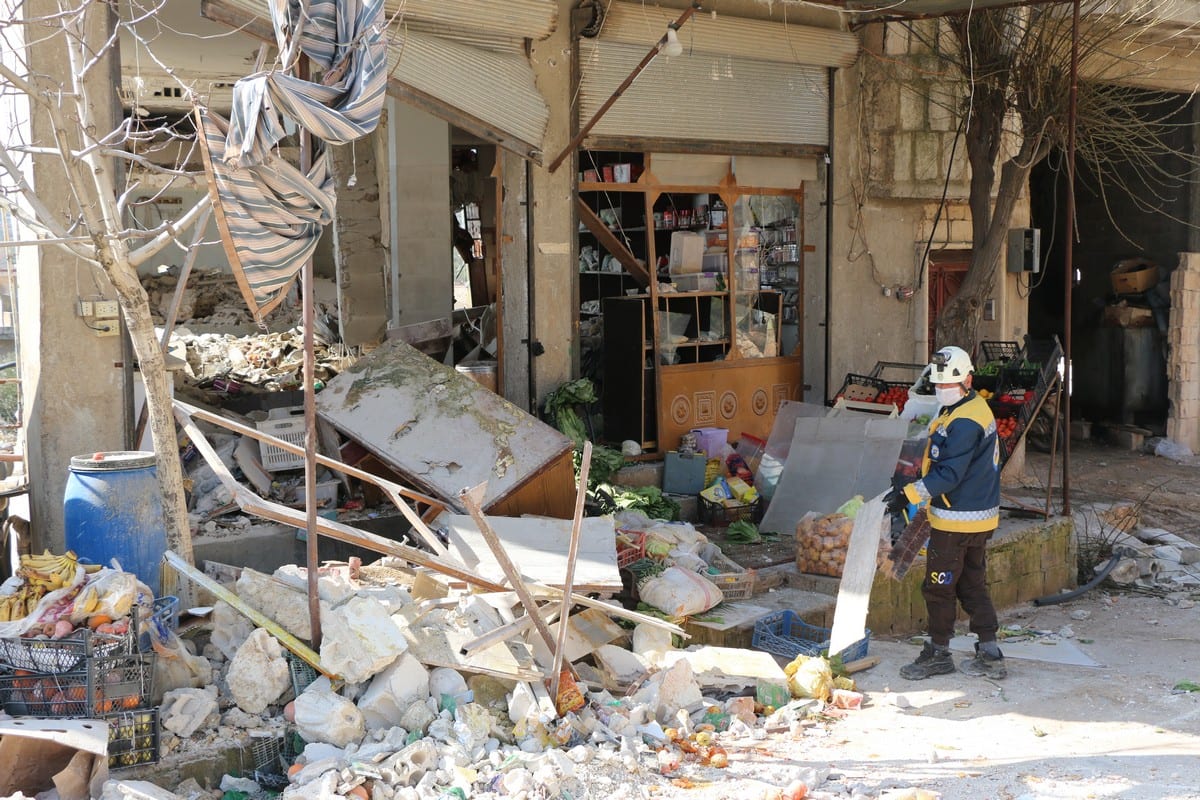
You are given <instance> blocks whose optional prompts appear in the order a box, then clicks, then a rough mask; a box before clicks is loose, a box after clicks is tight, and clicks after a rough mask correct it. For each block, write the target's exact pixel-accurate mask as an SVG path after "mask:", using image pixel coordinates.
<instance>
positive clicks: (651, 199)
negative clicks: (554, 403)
mask: <svg viewBox="0 0 1200 800" xmlns="http://www.w3.org/2000/svg"><path fill="white" fill-rule="evenodd" d="M613 163H632V164H633V165H634V169H633V170H632V172H633V173H634V174H636V175H638V177H637V179H636V180H635V181H632V182H629V183H615V182H602V181H581V182H580V183H579V201H580V204H581V205H584V206H586V207H587V209H581V215H585V214H588V213H589V211H588V210H589V209H590V213H591V214H592V220H591V226H592V227H593V228H594V227H595V225H596V219H597V218H599V219H600V220H602V221H603V222H604V223H605V224H606V225H607V226H608V227H609V228H610V229H611V231H612V233H613V234H614V235H615V236H616V237H617V239H618V241H617V242H615V243H614V242H613V241H612V240H611V239H609V237H607V236H604V237H601V236H599V235H596V234H604V233H605V231H603V230H598V231H595V232H594V233H593V231H591V230H589V231H586V232H581V234H580V247H581V248H583V247H585V246H594V245H593V242H595V241H597V240H599V239H601V238H603V239H606V240H608V241H609V243H610V244H613V245H614V246H625V247H627V248H628V252H627V253H624V254H621V256H620V257H622V258H624V259H626V260H628V259H630V258H633V259H636V260H637V261H639V262H641V263H643V264H645V265H647V271H648V272H649V275H650V276H651V277H653V278H655V279H654V280H650V282H649V286H647V287H646V288H645V290H644V291H643V292H642V293H639V294H637V295H635V296H622V297H616V296H610V297H609V298H608V299H603V300H602V307H603V324H604V336H603V346H604V353H603V363H604V370H603V374H604V379H603V386H602V391H601V394H602V398H603V412H604V417H605V428H604V438H605V439H606V440H607V441H609V442H613V443H616V442H619V441H622V440H625V439H632V440H634V441H637V442H638V443H639V444H641V445H642V447H643V449H647V450H648V449H652V447H651V446H652V445H656V446H657V447H658V449H660V450H670V449H674V448H675V446H676V445H677V443H678V440H679V436H680V435H681V434H683V433H686V432H687V431H689V430H691V429H692V428H696V427H722V428H727V429H729V431H730V440H731V441H734V440H736V439H737V438H738V437H739V436H740V435H741V434H742V433H743V432H744V433H752V434H754V435H757V436H761V437H763V438H766V436H767V435H768V434H769V433H770V430H771V425H772V423H773V421H774V416H775V412H776V410H777V408H778V407H779V405H780V404H781V403H782V402H784V401H786V400H796V399H799V397H800V396H801V391H800V387H801V384H802V357H801V356H802V352H803V348H802V342H801V341H799V340H797V343H796V346H795V348H794V350H793V351H792V352H789V353H786V354H785V353H784V352H783V351H782V331H783V323H784V318H785V316H786V317H787V318H788V319H789V320H790V321H791V322H790V323H789V324H792V325H796V326H797V327H799V326H800V323H801V321H802V319H801V314H802V305H801V299H802V297H803V286H802V282H801V284H800V285H798V286H794V287H791V286H789V287H785V288H787V289H791V290H792V291H790V292H789V297H791V298H792V305H791V307H790V308H789V309H788V310H787V311H786V312H785V309H784V292H783V291H780V290H777V289H775V288H773V287H772V288H767V287H764V286H762V285H761V278H762V270H763V266H764V257H765V253H766V248H765V243H764V239H765V238H767V235H768V233H770V234H771V236H774V234H775V233H776V232H778V231H780V230H787V231H790V232H792V233H793V234H794V240H793V241H794V242H795V243H796V245H797V250H798V251H799V252H801V253H802V252H803V238H802V237H803V233H802V230H803V228H802V220H803V187H802V186H797V187H795V188H794V189H779V188H770V189H759V188H755V187H750V186H740V185H738V184H737V181H736V178H735V176H734V174H733V171H732V169H729V170H728V171H727V173H726V174H725V176H724V177H723V178H721V179H719V180H713V178H714V177H715V176H713V175H712V174H710V175H709V176H708V177H707V178H706V179H705V180H704V181H703V182H692V181H691V180H689V179H688V176H683V179H682V180H680V179H679V176H678V175H676V176H675V177H672V178H671V180H670V181H669V182H668V181H660V180H659V178H658V177H657V176H656V175H655V174H654V163H653V156H652V155H649V154H647V155H644V156H643V155H640V154H631V153H615V152H607V153H584V154H583V155H582V157H581V159H580V164H581V169H588V168H594V169H595V170H596V172H597V174H599V173H600V172H601V170H602V168H603V167H604V166H605V165H610V164H613ZM730 163H731V165H732V161H731V162H730ZM673 170H674V171H675V172H676V173H677V172H678V163H675V164H674V165H673ZM639 172H640V174H638V173H639ZM718 200H719V201H720V202H721V203H723V204H724V206H725V214H726V218H725V225H723V226H720V227H718V228H709V227H707V222H708V220H709V219H710V218H711V209H712V207H713V206H714V205H715V204H716V203H717V201H718ZM631 201H632V202H631ZM639 206H640V208H639ZM608 209H612V211H607V210H608ZM668 210H670V212H671V214H670V215H671V216H673V217H675V221H674V222H673V223H671V224H668V223H667V220H666V217H667V212H668ZM606 211H607V213H605V212H606ZM681 211H686V212H690V214H691V224H685V225H683V226H681V225H680V224H679V216H680V215H679V212H681ZM763 214H773V215H775V216H773V217H772V218H770V219H761V218H760V216H762V215H763ZM780 224H782V228H780V227H779V225H780ZM683 230H690V231H694V232H703V233H704V234H705V235H706V247H705V254H706V255H707V256H709V257H710V258H709V259H706V264H708V265H710V266H712V267H714V269H712V270H711V271H712V272H713V273H715V275H714V281H715V282H716V288H714V289H707V288H706V289H705V290H701V291H672V292H665V291H660V290H659V285H660V283H667V282H671V281H672V280H673V279H675V280H679V276H672V275H670V274H669V271H668V270H667V269H666V268H665V261H666V258H665V256H667V255H668V254H669V253H670V249H671V235H672V234H673V233H676V232H679V231H683ZM603 255H604V254H601V256H600V258H601V260H603ZM611 255H614V257H617V256H618V254H617V253H611ZM660 262H664V263H663V264H662V265H661V266H660ZM622 263H625V262H622ZM705 271H709V270H708V269H707V266H706V267H705ZM797 273H798V274H799V275H800V276H802V275H803V267H802V265H800V266H799V268H798V269H797ZM680 282H683V281H680ZM689 283H690V280H689ZM793 338H796V337H793Z"/></svg>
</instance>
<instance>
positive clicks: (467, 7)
mask: <svg viewBox="0 0 1200 800" xmlns="http://www.w3.org/2000/svg"><path fill="white" fill-rule="evenodd" d="M384 7H385V8H386V9H387V16H388V18H389V19H391V18H392V16H393V15H395V14H396V12H397V11H400V12H401V13H402V15H403V16H404V17H405V18H407V19H410V20H417V21H420V22H428V23H434V24H437V25H448V26H454V27H458V28H463V29H473V30H478V31H486V32H488V33H499V34H503V35H505V36H512V37H514V38H518V39H524V38H528V39H545V38H546V37H547V36H549V35H550V34H551V33H553V32H554V29H555V27H556V26H557V25H558V3H556V2H555V0H499V1H497V0H388V2H387V3H386V4H385V6H384Z"/></svg>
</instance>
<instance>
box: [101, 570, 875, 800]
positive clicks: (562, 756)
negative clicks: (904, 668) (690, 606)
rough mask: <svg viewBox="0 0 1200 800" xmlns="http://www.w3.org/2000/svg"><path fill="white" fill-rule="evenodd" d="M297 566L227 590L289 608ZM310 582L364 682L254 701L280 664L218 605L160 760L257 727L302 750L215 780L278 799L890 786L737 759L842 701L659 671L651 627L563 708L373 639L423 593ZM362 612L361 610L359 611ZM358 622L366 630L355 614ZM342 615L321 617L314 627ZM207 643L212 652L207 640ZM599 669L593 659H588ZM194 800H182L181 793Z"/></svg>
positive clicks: (343, 580) (835, 712)
mask: <svg viewBox="0 0 1200 800" xmlns="http://www.w3.org/2000/svg"><path fill="white" fill-rule="evenodd" d="M248 574H249V577H247V575H248ZM304 577H305V576H304V570H303V569H302V568H298V567H295V566H288V567H285V568H282V569H281V570H279V571H277V572H276V573H275V574H274V575H270V576H268V575H262V574H257V575H256V574H253V573H251V572H250V571H249V570H244V571H243V572H242V578H241V579H239V582H238V586H239V587H242V586H245V587H246V588H247V589H249V590H251V591H252V592H253V593H255V596H256V597H257V598H259V599H266V598H267V595H268V594H270V592H268V591H266V589H267V588H272V587H273V590H274V592H273V598H272V599H273V603H274V605H273V611H274V612H276V613H278V614H279V615H280V616H283V617H285V618H286V617H287V616H288V614H289V613H293V612H294V609H289V608H287V606H288V605H292V604H294V605H296V606H298V607H300V608H304V607H306V603H307V601H306V598H305V597H304V595H303V594H302V593H300V592H298V591H296V590H295V589H293V588H292V586H294V585H296V584H301V585H302V583H301V582H302V581H303V579H304ZM319 583H320V586H321V595H322V597H323V598H329V600H330V601H332V602H328V601H327V602H323V606H322V607H323V614H326V615H329V616H327V617H326V618H325V619H327V620H329V621H330V622H332V620H333V619H334V618H335V616H336V614H337V612H338V610H343V611H344V612H350V613H351V616H350V617H347V616H346V615H345V614H343V615H342V616H341V617H340V619H341V620H342V622H340V623H338V624H337V626H342V627H341V629H340V630H339V631H338V633H337V634H336V636H337V637H339V638H338V640H337V641H338V642H339V643H338V645H337V648H338V649H339V650H340V651H342V652H345V653H351V652H356V651H357V652H362V653H364V654H366V657H364V658H363V659H362V660H361V661H360V662H359V663H358V664H357V667H358V668H359V669H361V671H362V673H363V674H362V675H359V676H356V677H359V678H360V680H358V681H357V682H349V683H344V684H338V685H336V686H335V685H334V684H331V683H330V681H329V680H328V679H327V678H325V677H318V678H317V679H316V680H314V681H312V683H310V684H309V685H308V686H307V687H305V686H303V685H300V686H299V687H298V688H299V690H300V694H299V695H298V696H295V698H294V700H293V694H292V692H291V691H290V688H291V687H290V686H289V687H281V682H278V681H275V682H273V683H272V684H271V685H270V686H269V687H265V686H264V687H263V688H262V689H261V691H260V692H259V693H258V694H257V695H256V696H255V698H254V699H253V700H251V699H249V698H248V696H247V694H246V692H247V689H246V687H244V686H243V685H242V683H243V682H244V679H246V678H249V677H250V676H251V675H258V677H259V679H260V680H259V682H260V683H264V684H265V683H266V681H264V680H262V678H263V677H265V676H266V674H267V673H268V671H273V672H275V674H278V672H277V671H278V670H279V666H278V665H277V661H278V662H281V663H282V664H283V668H284V669H287V668H288V667H287V661H286V660H285V659H284V658H283V657H282V653H281V651H279V649H278V648H279V645H278V643H277V642H276V641H275V640H274V639H273V638H272V637H270V635H269V634H268V632H267V631H266V630H264V629H255V630H253V631H252V632H251V633H250V634H249V635H244V633H243V632H238V633H235V634H234V635H231V636H223V637H218V636H217V634H218V632H219V628H220V627H221V626H222V625H227V624H228V625H231V627H238V623H237V621H236V619H234V618H231V616H230V615H229V614H228V613H227V611H226V610H222V609H221V607H220V606H218V607H217V609H215V610H214V612H213V614H212V615H211V616H210V617H209V618H208V621H207V622H206V623H204V624H205V625H206V627H207V629H208V632H209V633H210V636H211V637H212V639H213V641H212V642H210V645H209V647H208V648H206V652H211V653H212V654H213V656H214V661H213V665H214V669H215V671H216V672H217V674H218V675H219V679H218V680H217V681H216V687H220V690H221V691H220V695H219V696H218V695H217V693H216V687H209V689H207V690H179V691H174V692H168V693H167V697H166V700H165V702H164V706H163V711H162V713H163V734H162V745H163V747H162V750H163V758H164V761H166V762H169V763H177V764H181V763H186V761H187V760H188V759H189V758H194V757H195V754H196V753H198V752H202V751H204V749H205V748H212V747H214V746H220V745H221V744H222V743H230V742H237V741H242V742H245V741H247V739H246V738H245V737H247V736H249V737H251V738H250V740H249V741H256V739H255V738H254V737H264V736H265V737H277V739H278V741H280V742H281V743H289V742H292V741H296V744H297V747H296V749H297V750H298V752H296V753H295V757H294V766H292V768H291V769H290V770H288V774H287V775H284V774H282V767H280V766H279V765H263V767H262V769H261V770H258V771H256V770H248V771H246V772H244V773H242V774H240V775H232V774H231V775H229V776H226V777H227V779H228V780H226V781H225V782H223V783H222V790H229V791H236V792H243V793H245V794H247V795H248V796H250V797H259V796H262V791H264V790H265V789H266V788H268V787H269V786H270V782H271V781H278V783H279V785H278V786H275V787H273V789H278V788H282V792H281V794H280V797H281V798H282V799H283V800H327V799H328V798H333V797H352V798H356V800H474V798H492V797H505V798H507V797H511V798H515V800H540V799H542V798H547V799H548V798H560V797H561V798H564V799H566V798H582V797H600V796H608V797H610V798H612V800H625V799H626V798H627V799H628V800H635V798H642V797H645V796H647V795H646V792H647V791H655V789H654V788H653V787H655V786H676V787H687V786H690V785H704V784H707V783H711V782H714V781H715V782H717V784H719V783H720V782H721V781H724V780H737V781H746V782H750V785H752V786H754V787H758V788H756V789H755V790H754V791H760V792H761V797H762V798H764V800H776V798H778V800H784V798H787V799H788V800H792V798H801V797H805V796H807V797H813V798H839V800H845V798H854V797H860V798H877V797H880V796H881V794H880V793H881V792H886V791H891V790H894V789H895V787H894V786H890V785H886V784H884V783H881V784H879V785H878V786H875V787H873V788H872V787H867V786H862V785H855V786H853V787H851V786H848V785H845V784H844V783H842V782H841V779H840V778H839V777H838V776H837V775H834V774H831V773H830V772H829V771H828V770H814V769H809V768H802V767H799V766H797V765H796V763H795V762H794V761H788V760H786V759H785V760H782V761H780V762H779V763H773V762H767V763H764V762H763V761H762V760H761V759H759V758H757V757H751V758H746V757H745V756H743V755H741V754H742V753H744V752H747V751H751V752H753V751H756V750H757V749H758V748H761V747H763V746H764V744H766V743H767V741H768V740H769V739H779V738H780V737H782V739H784V740H797V739H803V738H804V737H806V736H814V735H815V736H819V735H824V732H825V730H826V729H827V728H828V726H829V725H833V724H836V718H837V717H838V716H839V715H845V714H847V713H854V712H853V711H845V710H840V709H837V708H834V707H833V706H832V704H827V703H826V702H823V701H822V700H820V699H811V698H810V699H796V700H792V701H791V702H789V703H788V704H786V705H784V706H783V707H781V708H778V709H775V708H771V707H767V706H763V705H761V704H759V703H758V702H756V699H755V697H754V696H753V694H754V690H753V687H749V689H748V691H729V690H727V688H725V687H724V686H718V685H715V684H710V685H708V686H706V685H705V683H703V682H702V679H701V678H700V677H698V676H697V674H696V673H694V672H693V668H692V664H691V662H689V661H688V660H687V659H685V658H681V659H679V660H677V661H675V662H674V663H673V664H672V665H671V666H670V667H668V668H661V667H658V666H654V664H655V663H657V662H658V659H657V658H655V655H658V654H659V653H658V651H660V650H670V651H671V652H672V653H679V652H681V651H676V650H674V649H673V648H671V643H670V641H669V638H666V639H664V637H662V636H660V635H658V634H657V633H655V632H653V629H643V630H642V631H641V633H640V634H639V635H638V636H636V637H631V638H636V641H638V642H640V643H642V644H643V645H645V646H647V647H649V648H650V649H651V651H652V654H651V657H650V658H649V659H643V658H642V656H641V655H638V654H634V653H631V652H630V651H628V650H626V651H624V652H625V653H626V654H627V655H629V656H631V657H632V658H633V659H634V661H633V662H632V663H635V664H639V665H646V666H644V667H642V668H641V672H640V673H638V674H637V675H634V670H633V669H632V668H630V669H628V670H627V671H626V674H624V675H623V676H622V677H623V678H627V679H629V680H626V682H625V685H626V686H627V687H629V689H630V691H628V692H626V691H617V692H613V691H610V690H608V689H605V688H599V685H598V684H597V685H595V686H581V687H580V688H581V690H582V691H583V694H584V698H585V703H584V705H583V706H582V707H581V708H578V709H577V710H575V711H572V712H568V713H566V714H564V715H561V716H560V715H558V714H556V713H554V712H553V710H552V705H548V703H549V698H547V696H546V695H545V694H544V693H541V694H540V696H539V692H541V687H534V686H531V685H530V684H528V683H524V682H518V681H512V680H503V679H499V678H496V677H492V676H488V675H481V674H472V673H468V672H462V671H459V670H455V669H450V668H447V667H433V668H431V667H430V666H427V665H425V664H422V663H421V662H420V661H418V660H417V659H416V658H415V657H414V655H413V654H412V653H411V652H408V650H407V649H406V648H400V649H399V650H398V651H396V650H394V649H393V650H389V649H388V647H387V645H386V644H385V643H386V642H387V641H389V638H390V637H389V636H386V635H382V634H381V631H380V627H379V625H380V624H382V623H383V622H384V621H386V624H389V625H391V626H393V627H394V628H395V631H396V635H397V636H398V639H397V640H398V641H400V642H404V641H405V637H404V636H403V635H402V634H403V629H404V627H405V626H407V625H409V624H410V623H409V622H408V620H410V619H413V618H414V617H415V613H416V612H415V609H416V607H417V605H418V604H419V602H420V601H419V600H417V599H414V598H413V597H412V596H411V595H410V594H409V593H408V591H406V590H405V588H404V587H400V590H399V591H389V592H384V593H381V592H380V589H381V587H379V586H375V585H371V584H369V583H360V582H359V581H358V580H356V579H354V578H351V577H350V573H349V571H347V570H345V569H341V568H339V567H337V566H333V567H331V568H328V569H327V568H323V569H322V575H321V579H320V582H319ZM379 597H384V598H386V602H381V601H380V600H378V599H376V598H379ZM470 604H471V598H470V595H469V594H463V595H461V596H460V598H459V606H458V607H456V608H449V609H439V610H438V611H437V612H434V613H440V614H444V615H445V617H444V620H443V621H441V622H439V623H438V624H439V625H453V624H461V620H460V621H458V622H455V621H454V619H455V615H457V614H459V613H460V609H461V610H463V611H465V610H467V609H469V608H470ZM353 609H358V612H351V610H353ZM362 609H371V611H369V612H366V613H365V614H364V613H360V612H361V611H362ZM355 613H358V614H359V616H357V617H354V614H355ZM432 615H433V614H426V615H425V617H424V618H423V620H428V619H429V618H430V616H432ZM367 618H369V619H371V620H372V623H371V624H368V625H364V624H360V623H361V622H362V620H363V619H367ZM337 626H335V625H333V624H326V623H325V620H323V625H322V628H323V629H324V630H325V631H326V634H327V635H328V634H329V633H332V630H333V628H334V627H337ZM631 633H632V632H631ZM239 638H240V639H242V641H241V643H240V645H238V646H236V647H235V646H234V642H235V641H236V640H237V639H239ZM218 640H219V641H220V642H221V644H220V646H217V645H216V644H215V642H216V641H218ZM627 641H628V640H627ZM272 645H274V647H272ZM605 648H608V652H609V654H610V657H612V656H613V655H614V651H615V650H621V648H620V647H618V646H617V645H605V646H604V647H603V648H601V650H604V649H605ZM230 649H232V650H233V655H232V657H229V656H228V653H227V651H228V650H230ZM324 652H325V651H324V647H323V648H322V653H324ZM682 652H687V651H682ZM385 653H386V654H387V655H386V657H385V656H384V655H383V654H385ZM588 660H590V659H584V660H583V661H580V662H578V664H577V667H578V668H579V672H580V673H581V674H586V673H587V670H586V669H585V668H586V667H589V666H590V665H589V664H588V663H587V661H588ZM385 661H386V663H384V662H385ZM597 663H600V664H603V663H605V662H604V661H602V660H601V659H599V658H597ZM381 664H382V666H380V665H381ZM377 667H378V669H377V670H376V668H377ZM243 673H244V674H243ZM365 673H370V674H369V675H368V674H365ZM293 677H295V675H294V674H293ZM273 680H274V679H273ZM267 695H271V698H270V699H269V700H267V699H266V697H267ZM859 697H860V698H861V696H859ZM827 699H828V698H827ZM264 703H265V705H264ZM296 734H298V735H299V737H300V739H299V740H298V741H297V740H296V739H295V735H296ZM289 737H290V738H289ZM283 746H284V745H282V744H281V747H283ZM290 754H291V752H290V751H289V755H290ZM268 773H269V774H268ZM268 779H269V780H268ZM256 781H263V783H261V784H260V783H255V782H256ZM114 784H119V785H114V786H113V787H112V789H111V791H112V792H114V793H118V794H113V797H114V800H115V798H117V797H126V796H130V797H132V796H135V795H134V794H129V793H131V792H137V791H140V790H139V789H138V788H137V787H136V785H134V784H131V783H130V782H120V781H117V782H114ZM251 784H253V786H251ZM189 788H190V787H189ZM181 789H182V787H181ZM120 792H126V794H119V793H120ZM172 796H183V794H182V793H181V794H179V795H172ZM217 796H218V795H217V790H213V791H210V792H208V797H210V798H212V799H213V800H216V798H217ZM227 796H228V795H227ZM154 800H160V798H158V797H155V798H154ZM189 800H195V798H194V795H189ZM748 800H758V798H757V797H753V798H748Z"/></svg>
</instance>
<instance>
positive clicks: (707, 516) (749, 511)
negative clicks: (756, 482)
mask: <svg viewBox="0 0 1200 800" xmlns="http://www.w3.org/2000/svg"><path fill="white" fill-rule="evenodd" d="M762 512H763V501H762V498H761V497H756V498H754V500H753V501H752V502H750V503H743V504H741V505H736V506H727V505H725V504H723V503H714V502H713V501H712V500H709V499H708V498H707V497H704V496H703V495H701V496H700V522H702V523H703V524H705V525H712V526H714V527H718V528H723V527H725V526H727V525H730V524H732V523H734V522H737V521H739V520H746V521H748V522H754V523H757V522H759V521H760V520H761V519H762Z"/></svg>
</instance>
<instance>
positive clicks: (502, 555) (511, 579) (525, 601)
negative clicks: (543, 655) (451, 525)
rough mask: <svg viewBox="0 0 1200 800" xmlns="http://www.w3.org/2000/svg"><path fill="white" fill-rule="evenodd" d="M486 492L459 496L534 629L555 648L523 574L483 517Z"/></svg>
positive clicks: (484, 489)
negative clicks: (481, 502) (482, 503)
mask: <svg viewBox="0 0 1200 800" xmlns="http://www.w3.org/2000/svg"><path fill="white" fill-rule="evenodd" d="M486 492H487V487H486V486H482V485H480V486H476V487H473V488H471V489H464V490H463V491H462V492H461V493H460V494H459V498H460V499H461V500H462V502H463V505H465V506H466V507H467V510H468V511H469V512H471V518H472V519H474V520H475V524H476V525H478V526H479V532H480V533H481V534H483V538H484V541H486V542H487V545H488V547H489V548H490V549H491V551H492V555H494V556H495V557H496V561H497V562H498V563H499V564H500V569H502V570H504V577H505V578H506V579H507V580H508V585H509V586H511V587H512V589H513V591H514V592H516V593H517V597H519V598H521V605H522V606H524V607H525V613H526V614H528V615H529V616H530V617H531V618H532V619H533V627H534V629H535V630H537V632H538V635H539V636H541V637H542V641H544V642H545V643H546V646H547V647H550V648H553V647H554V637H553V635H551V633H550V629H549V628H548V627H546V623H545V621H544V620H543V619H542V615H541V614H540V613H538V606H537V603H536V602H534V600H533V596H532V595H530V594H529V588H528V587H527V586H526V585H525V581H523V580H522V579H521V573H520V572H519V571H518V570H517V568H516V567H515V566H514V565H513V563H512V560H511V559H510V558H509V557H508V553H507V552H506V551H505V549H504V544H503V543H502V542H501V541H500V537H499V536H497V535H496V532H495V531H494V530H493V529H492V526H491V524H490V523H489V522H488V520H487V518H486V517H484V515H483V508H482V507H481V506H480V501H481V500H482V499H483V496H484V495H485V494H486Z"/></svg>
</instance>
